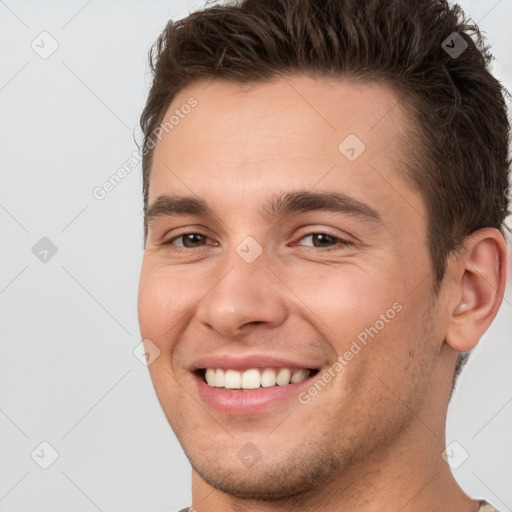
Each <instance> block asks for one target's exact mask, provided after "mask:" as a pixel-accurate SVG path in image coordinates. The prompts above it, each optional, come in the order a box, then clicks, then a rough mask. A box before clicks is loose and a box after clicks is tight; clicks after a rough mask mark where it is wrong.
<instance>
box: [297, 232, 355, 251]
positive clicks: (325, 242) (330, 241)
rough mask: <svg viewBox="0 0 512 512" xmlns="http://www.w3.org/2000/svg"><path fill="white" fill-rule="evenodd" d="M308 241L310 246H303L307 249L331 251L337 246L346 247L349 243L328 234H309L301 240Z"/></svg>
mask: <svg viewBox="0 0 512 512" xmlns="http://www.w3.org/2000/svg"><path fill="white" fill-rule="evenodd" d="M308 238H309V239H310V241H311V243H312V245H309V244H305V245H306V246H309V247H316V248H326V249H331V248H333V247H332V246H335V245H337V244H340V245H347V244H348V243H349V242H347V241H345V240H342V239H341V238H338V237H337V236H334V235H330V234H328V233H309V234H307V235H305V236H303V237H302V238H301V240H305V239H308Z"/></svg>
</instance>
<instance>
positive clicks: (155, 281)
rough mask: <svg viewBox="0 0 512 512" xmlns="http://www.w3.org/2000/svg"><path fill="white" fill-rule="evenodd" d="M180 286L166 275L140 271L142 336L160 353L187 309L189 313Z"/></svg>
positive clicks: (148, 268) (140, 322)
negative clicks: (157, 347) (158, 348)
mask: <svg viewBox="0 0 512 512" xmlns="http://www.w3.org/2000/svg"><path fill="white" fill-rule="evenodd" d="M179 290H180V283H179V282H176V281H175V280H174V279H173V277H172V275H169V272H164V271H159V270H158V269H153V268H151V267H149V266H148V267H144V266H143V268H142V271H141V276H140V281H139V292H138V308H137V309H138V318H139V326H140V331H141V335H142V337H143V338H149V339H151V340H152V341H153V342H155V343H156V344H157V345H159V347H160V349H161V350H162V349H165V347H164V346H162V345H163V344H164V343H167V341H166V340H170V339H171V338H172V337H173V336H172V332H173V330H174V329H177V328H178V327H179V321H180V319H182V318H183V316H184V312H185V311H186V309H187V308H188V309H190V305H189V304H188V303H187V300H186V296H184V294H180V293H179Z"/></svg>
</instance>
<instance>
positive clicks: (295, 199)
mask: <svg viewBox="0 0 512 512" xmlns="http://www.w3.org/2000/svg"><path fill="white" fill-rule="evenodd" d="M310 211H330V212H335V213H344V214H347V215H351V216H354V217H357V218H359V219H361V220H365V221H373V222H378V221H381V220H382V219H381V216H380V215H379V213H378V212H377V211H376V210H375V209H374V208H372V207H371V206H370V205H368V204H366V203H364V202H362V201H360V200H358V199H356V198H354V197H352V196H349V195H346V194H342V193H333V192H312V191H306V190H301V191H296V192H288V193H282V194H280V195H276V196H274V197H272V198H271V199H270V200H268V201H267V203H266V204H265V205H264V207H263V212H264V213H266V214H267V215H270V216H271V217H285V216H288V215H291V214H294V213H305V212H310ZM175 215H198V216H204V217H214V216H216V215H215V213H214V212H213V210H212V209H211V208H210V207H209V206H208V204H207V203H206V201H204V200H202V199H199V198H196V197H183V196H177V195H161V196H159V197H158V198H157V199H156V200H155V201H154V202H153V203H152V204H151V206H149V208H148V210H147V212H146V222H147V223H148V224H149V223H151V222H152V221H154V220H155V219H156V218H158V217H162V216H175Z"/></svg>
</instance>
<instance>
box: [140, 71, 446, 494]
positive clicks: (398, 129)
mask: <svg viewBox="0 0 512 512" xmlns="http://www.w3.org/2000/svg"><path fill="white" fill-rule="evenodd" d="M397 101H398V99H397V96H396V95H395V94H394V93H393V91H391V90H390V89H388V88H386V87H384V86H382V85H374V84H355V83H349V82H346V81H336V82H334V81H331V82H329V81H327V80H314V79H313V78H310V77H306V76H296V77H293V78H288V79H286V80H284V79H279V80H275V81H273V82H270V83H265V84H256V85H255V84H252V85H251V86H242V85H235V84H230V83H225V82H220V81H217V82H215V81H214V82H212V83H210V84H208V85H207V84H206V83H202V84H196V85H194V86H191V87H189V88H187V89H185V90H183V91H182V92H181V93H180V94H179V95H178V96H177V97H176V98H175V99H174V101H173V103H172V105H171V106H170V108H169V110H168V112H167V113H166V115H165V116H164V121H165V120H167V119H169V118H170V116H171V115H173V114H174V113H175V111H176V109H178V110H179V111H180V112H182V113H183V112H187V113H186V115H183V116H182V117H181V116H180V120H179V122H177V123H173V127H172V129H170V130H168V133H165V132H164V133H163V136H162V138H161V140H160V141H159V142H158V144H157V146H156V148H155V153H154V160H153V166H152V172H151V179H150V187H149V201H148V205H149V209H148V223H149V224H148V237H147V242H146V248H145V254H144V260H143V266H142V272H141V277H140V288H139V321H140V328H141V334H142V337H143V339H146V340H151V346H152V347H155V346H156V347H157V348H158V350H159V351H160V352H159V355H158V357H157V358H156V359H155V360H154V362H152V363H151V364H150V365H149V370H150V374H151V378H152V382H153V385H154V387H155V390H156V393H157V396H158V399H159V401H160V404H161V406H162V408H163V410H164V413H165V414H166V417H167V419H168V421H169V423H170V425H171V427H172V429H173V430H174V432H175V434H176V436H177V437H178V439H179V441H180V443H181V445H182V447H183V449H184V451H185V452H186V455H187V456H188V458H189V460H190V462H191V464H192V466H193V469H194V471H195V475H196V476H197V475H199V476H200V478H202V479H203V480H204V481H206V482H208V483H209V484H210V485H212V486H214V487H215V488H217V489H218V490H220V491H223V492H225V493H228V494H230V495H233V496H238V497H246V498H254V499H260V500H277V499H279V498H284V497H286V496H293V495H296V494H298V493H299V492H303V493H306V492H309V491H310V490H312V489H315V488H316V489H319V488H321V486H324V485H327V484H328V483H329V482H332V481H333V480H334V479H336V478H339V477H340V475H343V474H344V473H345V474H347V472H349V471H350V470H353V469H354V468H356V467H358V465H359V464H367V463H368V461H370V460H372V458H377V457H379V456H382V454H383V453H384V452H385V451H386V450H387V449H389V447H390V446H392V445H393V443H395V442H397V440H398V439H400V437H401V436H404V435H406V432H407V431H408V429H409V428H412V427H411V425H412V424H413V423H414V418H415V417H417V416H418V415H421V414H422V413H423V412H424V411H425V408H426V407H429V401H428V396H427V395H428V389H429V384H430V382H431V380H432V378H433V375H434V368H435V366H436V358H437V357H438V353H439V350H440V345H441V341H440V340H442V332H441V331H442V328H443V322H442V319H441V318H440V317H439V315H438V314H437V311H438V308H437V307H436V306H435V304H434V306H432V304H433V302H432V287H433V277H432V268H431V262H430V259H429V255H428V250H427V242H426V220H425V219H426V218H427V213H426V210H425V207H424V204H423V201H422V199H421V197H420V195H419V193H418V192H417V191H416V190H415V189H414V188H413V186H412V185H411V184H410V183H409V182H408V181H407V179H406V178H405V176H404V173H405V170H404V167H403V165H402V164H401V161H402V160H403V158H402V157H403V155H404V151H405V149H404V148H403V147H401V146H400V145H399V137H400V136H404V135H405V136H406V134H407V122H408V114H407V113H406V112H405V110H404V109H402V107H401V105H399V104H397ZM192 103H194V105H195V106H194V107H193V108H190V109H189V108H183V106H184V105H186V104H192ZM351 134H352V135H351ZM347 137H348V138H347ZM363 144H364V146H363ZM407 149H408V150H411V151H414V150H415V148H414V145H413V144H412V143H411V145H410V146H409V147H408V148H407ZM434 326H436V327H434ZM149 351H150V352H151V350H149ZM157 352H158V351H157ZM228 370H229V371H228ZM247 370H250V371H247ZM301 370H303V371H301ZM205 375H206V377H207V378H208V381H209V383H207V382H205ZM291 376H293V377H291ZM275 378H277V381H278V383H277V384H275V385H273V382H274V379H275ZM290 378H291V380H292V382H291V383H288V382H289V381H290ZM241 385H242V386H243V387H244V389H239V387H240V386H241Z"/></svg>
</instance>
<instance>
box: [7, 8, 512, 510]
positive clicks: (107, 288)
mask: <svg viewBox="0 0 512 512" xmlns="http://www.w3.org/2000/svg"><path fill="white" fill-rule="evenodd" d="M202 3H203V2H202V1H201V2H199V1H185V0H180V1H177V0H175V1H153V2H142V1H138V2H135V1H126V0H125V1H123V2H121V1H109V2H106V1H103V2H99V1H97V0H96V1H95V0H92V1H91V0H89V1H84V0H73V1H69V0H68V1H61V2H57V1H46V2H36V1H15V0H6V1H1V0H0V48H2V51H1V56H0V59H1V61H0V141H1V151H0V169H1V174H0V176H1V186H0V226H1V240H2V242H1V244H2V249H1V256H0V257H1V260H0V326H1V327H0V328H1V331H0V332H1V339H0V352H1V357H0V511H4V512H6V511H9V512H21V511H33V510H42V511H50V510H51V511H52V512H69V510H73V511H75V512H78V511H84V512H89V511H91V512H92V511H94V510H100V511H104V512H107V511H109V512H120V511H123V512H130V511H140V510H144V511H147V512H149V511H154V512H157V511H162V512H163V511H175V510H177V509H179V508H180V507H183V506H186V505H188V504H189V502H190V468H189V465H188V462H187V460H186V458H185V456H184V455H183V453H182V451H181V448H180V446H179V444H178V443H177V441H176V440H175V438H174V436H173V434H172V432H171V430H170V428H169V427H168V425H167V423H166V421H165V419H164V416H163V413H162V412H161V410H160V407H159V404H158V402H157V399H156V397H155V395H154V392H153V389H152V386H151V382H150V379H149V375H148V372H147V368H146V367H145V366H144V365H143V364H141V363H140V362H139V360H138V359H137V358H136V357H135V356H134V354H133V350H134V349H135V347H136V346H137V345H138V344H139V343H140V334H139V331H138V325H137V315H136V295H137V282H138V273H139V268H140V263H141V257H142V215H141V211H142V203H141V198H140V190H141V178H140V166H137V167H136V168H135V169H134V170H133V171H132V172H131V173H129V174H128V175H127V176H126V178H125V179H124V180H123V181H122V182H121V183H120V184H119V185H118V186H117V187H116V188H115V189H114V190H112V191H111V192H110V193H109V194H108V195H107V196H106V197H105V198H104V199H103V200H97V199H95V198H94V196H93V194H92V191H93V189H94V188H95V187H98V186H101V185H102V184H103V183H104V182H105V181H106V180H107V179H108V178H109V176H111V175H112V174H113V173H114V172H115V171H116V170H117V169H118V168H119V167H121V166H123V165H124V164H125V163H126V162H127V160H128V159H129V157H130V156H132V154H133V152H134V151H137V147H136V145H135V143H134V136H135V138H136V139H137V140H140V133H139V130H138V128H136V127H137V124H138V118H139V115H140V112H141V109H142V107H143V105H144V101H145V96H146V94H147V90H148V86H149V74H148V69H147V66H146V61H147V52H148V49H149V47H150V45H151V43H152V42H153V41H154V40H155V38H156V37H157V35H158V34H159V33H160V31H161V29H162V28H163V26H164V24H165V22H166V21H167V20H168V19H169V18H171V17H174V18H175V17H181V16H184V15H186V14H187V12H188V11H189V10H194V9H195V8H197V7H199V6H201V5H202ZM461 4H462V5H463V7H464V8H465V9H466V10H467V12H469V13H470V14H471V15H472V17H473V18H474V20H475V21H479V22H480V26H481V28H482V29H483V30H484V31H485V33H486V34H488V36H489V38H490V40H491V41H492V43H493V49H494V52H495V55H496V58H497V60H496V62H495V73H496V75H497V76H498V77H499V78H500V79H502V80H503V81H504V82H505V84H506V86H507V87H508V88H509V89H512V67H511V66H512V59H511V53H510V47H511V43H512V37H511V35H510V22H511V21H512V0H501V1H497V0H488V1H487V0H485V1H484V0H473V1H471V0H467V1H464V2H461ZM43 31H46V32H48V33H49V34H51V36H48V35H42V36H40V34H41V32H43ZM33 41H34V43H33ZM54 41H56V43H55V42H54ZM52 44H53V45H55V44H58V48H57V49H56V51H55V52H54V53H53V54H52V55H50V56H47V55H44V52H49V51H50V50H51V49H52ZM31 45H33V46H35V47H36V48H37V52H39V53H37V52H36V50H35V49H33V48H32V47H31ZM41 54H43V55H44V56H47V58H42V57H41V56H40V55H41ZM43 237H47V238H48V239H49V240H51V242H52V244H54V246H55V247H56V249H57V252H56V254H54V255H53V253H52V249H53V247H52V246H50V245H48V241H42V242H39V245H38V246H36V249H35V250H34V252H36V254H34V253H33V249H32V248H33V247H34V245H35V244H36V243H38V241H39V240H40V239H41V238H43ZM54 250H55V249H53V251H54ZM44 251H48V252H44ZM36 256H37V257H36ZM40 258H43V259H44V258H46V261H41V260H40ZM509 288H510V287H509ZM511 330H512V295H511V292H510V289H509V291H508V294H507V297H506V300H505V302H504V304H503V306H502V308H501V310H500V313H499V316H498V318H497V320H496V321H495V323H494V324H493V326H492V327H491V329H490V330H489V331H488V333H487V334H486V335H485V336H484V338H483V339H482V342H481V344H480V345H479V346H478V348H477V349H476V351H475V353H474V355H473V357H472V359H471V360H470V362H469V363H468V366H467V367H466V369H465V371H464V374H463V376H462V378H461V381H460V385H459V387H458V389H457V391H456V394H455V397H454V399H453V402H452V405H451V408H450V412H449V422H448V430H447V440H448V443H452V442H456V443H457V444H452V445H450V446H451V447H450V455H451V457H452V459H453V460H455V461H456V462H457V464H458V463H459V462H460V461H462V460H463V459H464V458H465V457H466V452H467V454H468V458H467V460H464V461H463V462H462V463H461V465H460V467H458V468H457V469H453V473H454V475H455V477H456V478H457V480H458V481H459V483H460V485H461V486H462V487H463V489H464V490H465V491H466V492H467V493H468V494H469V495H471V496H473V497H486V498H488V499H489V500H490V501H491V502H492V503H494V505H495V506H496V507H497V508H499V509H500V510H502V511H507V510H508V511H512V486H511V485H510V482H511V481H512V439H511V436H510V432H511V426H512V372H511V367H512V344H511V343H510V337H511V335H510V333H511ZM44 441H45V442H47V443H49V444H50V445H51V447H53V449H54V450H56V452H58V458H57V459H56V460H55V462H54V463H53V464H52V465H51V466H50V467H49V468H48V469H42V468H41V467H40V465H41V464H42V465H44V464H48V463H50V462H51V461H52V448H50V447H49V446H48V445H42V446H41V445H40V443H42V442H44ZM31 454H32V455H31Z"/></svg>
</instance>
